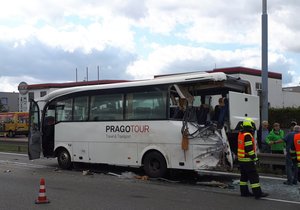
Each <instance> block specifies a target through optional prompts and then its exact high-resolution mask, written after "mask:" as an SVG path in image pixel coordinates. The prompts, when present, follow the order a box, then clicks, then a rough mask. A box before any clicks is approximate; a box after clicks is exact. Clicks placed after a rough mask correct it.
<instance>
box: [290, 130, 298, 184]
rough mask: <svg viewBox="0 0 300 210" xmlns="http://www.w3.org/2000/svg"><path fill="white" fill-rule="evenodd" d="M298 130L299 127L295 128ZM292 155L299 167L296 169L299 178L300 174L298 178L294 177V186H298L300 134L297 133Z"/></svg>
mask: <svg viewBox="0 0 300 210" xmlns="http://www.w3.org/2000/svg"><path fill="white" fill-rule="evenodd" d="M296 129H298V126H297V127H296V126H295V130H296ZM290 154H291V157H292V159H293V161H294V165H296V164H297V166H298V167H295V176H297V173H298V177H294V179H295V180H294V183H293V184H297V179H298V181H299V182H300V133H296V134H295V135H294V144H292V147H291V150H290Z"/></svg>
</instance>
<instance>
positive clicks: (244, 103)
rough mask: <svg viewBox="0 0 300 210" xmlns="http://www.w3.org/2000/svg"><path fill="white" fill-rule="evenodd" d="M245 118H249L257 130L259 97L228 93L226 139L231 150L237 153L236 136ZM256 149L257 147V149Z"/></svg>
mask: <svg viewBox="0 0 300 210" xmlns="http://www.w3.org/2000/svg"><path fill="white" fill-rule="evenodd" d="M246 117H251V118H252V119H253V120H254V122H255V125H256V128H257V129H258V128H259V123H260V120H259V97H258V96H254V95H249V94H244V93H237V92H231V91H230V92H229V127H230V129H229V130H230V131H232V132H229V133H228V139H229V143H230V147H231V150H232V151H233V152H234V153H237V136H238V132H239V130H240V125H241V123H242V121H243V120H244V119H245V118H246ZM257 148H258V147H257Z"/></svg>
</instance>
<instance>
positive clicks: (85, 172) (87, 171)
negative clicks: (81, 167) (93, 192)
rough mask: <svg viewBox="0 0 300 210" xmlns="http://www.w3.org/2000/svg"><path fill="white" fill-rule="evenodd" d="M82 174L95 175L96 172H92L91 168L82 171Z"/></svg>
mask: <svg viewBox="0 0 300 210" xmlns="http://www.w3.org/2000/svg"><path fill="white" fill-rule="evenodd" d="M82 175H83V176H88V175H94V173H93V172H91V171H90V170H86V171H82Z"/></svg>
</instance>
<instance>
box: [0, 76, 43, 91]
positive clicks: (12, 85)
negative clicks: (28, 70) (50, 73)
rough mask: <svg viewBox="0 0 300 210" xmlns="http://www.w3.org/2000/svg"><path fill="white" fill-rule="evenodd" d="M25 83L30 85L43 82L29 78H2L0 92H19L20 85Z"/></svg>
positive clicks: (0, 77) (0, 78) (0, 79)
mask: <svg viewBox="0 0 300 210" xmlns="http://www.w3.org/2000/svg"><path fill="white" fill-rule="evenodd" d="M23 81H26V82H27V83H29V84H37V83H41V82H42V81H41V80H37V79H35V78H32V77H28V76H19V77H11V76H0V91H1V90H5V92H19V91H18V85H19V84H20V82H23Z"/></svg>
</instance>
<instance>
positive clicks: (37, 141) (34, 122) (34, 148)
mask: <svg viewBox="0 0 300 210" xmlns="http://www.w3.org/2000/svg"><path fill="white" fill-rule="evenodd" d="M40 126H41V122H40V109H39V106H38V104H37V102H35V101H34V100H33V99H31V101H30V108H29V133H28V156H29V159H30V160H33V159H38V158H40V155H41V144H42V134H41V130H40Z"/></svg>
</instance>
